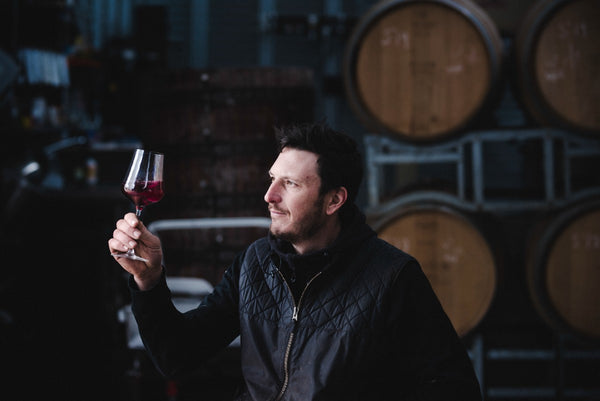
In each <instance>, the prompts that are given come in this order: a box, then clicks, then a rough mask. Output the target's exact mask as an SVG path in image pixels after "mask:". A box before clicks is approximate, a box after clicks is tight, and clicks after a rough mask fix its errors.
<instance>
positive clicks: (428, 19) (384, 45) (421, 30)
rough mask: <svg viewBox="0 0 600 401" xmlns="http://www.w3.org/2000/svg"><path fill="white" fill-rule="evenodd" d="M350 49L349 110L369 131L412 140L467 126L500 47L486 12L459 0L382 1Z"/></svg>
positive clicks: (488, 86) (490, 81) (490, 84)
mask: <svg viewBox="0 0 600 401" xmlns="http://www.w3.org/2000/svg"><path fill="white" fill-rule="evenodd" d="M391 3H394V4H393V5H392V6H391V5H390V4H391ZM464 10H468V13H469V14H468V15H467V14H465V13H463V11H464ZM349 46H350V48H349V49H348V50H347V52H348V53H349V54H348V55H347V58H346V63H347V64H352V65H347V66H346V68H347V70H349V72H347V75H348V77H347V79H346V85H347V87H348V92H349V95H350V98H351V99H350V101H351V102H352V104H353V105H354V107H355V110H357V111H358V112H359V114H360V115H362V116H363V119H364V120H365V119H366V120H367V122H366V123H367V124H368V125H370V127H369V128H371V129H373V130H377V129H378V128H381V130H385V131H388V132H392V133H396V134H397V135H399V136H401V137H403V138H405V139H411V140H432V139H433V140H435V139H438V138H439V137H441V136H444V135H446V134H450V133H455V132H456V131H457V130H459V129H461V128H463V127H464V126H466V125H468V124H469V123H470V122H471V120H472V119H473V118H474V117H475V115H476V114H477V113H478V112H479V110H480V109H481V108H482V107H483V106H484V103H485V102H486V100H487V99H488V95H489V94H490V92H492V90H493V88H494V86H495V81H496V79H497V78H498V76H497V74H498V73H499V64H500V58H501V52H502V50H501V46H502V45H501V42H500V36H499V33H498V32H497V30H496V28H495V26H494V24H493V23H492V21H491V20H490V19H489V17H487V15H486V14H485V13H483V12H482V11H481V10H480V9H479V8H478V7H477V6H476V5H475V4H473V3H470V2H463V1H461V2H454V3H447V2H444V1H439V2H421V3H418V2H413V1H395V2H382V3H380V5H379V7H377V6H376V7H375V8H374V9H373V10H372V11H371V12H370V13H368V14H366V15H365V16H364V17H363V18H362V22H360V23H359V24H358V28H356V31H355V33H354V39H352V40H351V41H350V43H349ZM365 116H366V117H365Z"/></svg>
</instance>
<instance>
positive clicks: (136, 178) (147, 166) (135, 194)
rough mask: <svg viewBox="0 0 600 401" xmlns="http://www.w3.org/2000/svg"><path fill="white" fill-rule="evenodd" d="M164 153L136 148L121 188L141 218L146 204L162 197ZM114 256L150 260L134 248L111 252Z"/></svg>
mask: <svg viewBox="0 0 600 401" xmlns="http://www.w3.org/2000/svg"><path fill="white" fill-rule="evenodd" d="M163 160H164V155H163V154H162V153H158V152H152V151H148V150H144V149H136V150H135V152H134V153H133V157H132V158H131V162H130V163H129V169H128V170H127V175H126V176H125V179H124V180H123V184H122V186H121V190H122V191H123V194H124V195H125V196H126V197H128V198H129V199H130V200H131V202H133V204H134V205H135V215H136V216H137V217H138V219H140V220H141V216H142V210H143V209H144V207H145V206H147V205H150V204H152V203H156V202H158V201H159V200H161V199H162V197H163V195H164V192H163ZM111 255H112V256H118V257H120V258H128V259H133V260H141V261H144V262H147V261H148V260H147V259H145V258H142V257H140V256H138V255H136V254H135V252H134V250H133V249H129V250H128V251H127V252H124V253H111Z"/></svg>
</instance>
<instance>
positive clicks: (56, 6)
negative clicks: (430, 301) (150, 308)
mask: <svg viewBox="0 0 600 401" xmlns="http://www.w3.org/2000/svg"><path fill="white" fill-rule="evenodd" d="M599 39H600V0H570V1H568V0H539V1H537V0H528V1H522V0H521V1H517V0H477V1H467V0H456V1H451V0H437V1H433V0H428V1H417V0H412V1H410V0H404V1H400V0H395V1H394V0H388V1H376V0H303V1H299V0H246V1H234V0H221V1H209V0H171V1H167V0H122V1H118V0H95V1H94V0H79V1H77V0H64V1H59V0H56V1H51V0H45V1H44V0H2V1H0V138H1V140H2V145H1V146H0V168H1V174H2V175H1V182H0V186H1V187H0V188H1V196H0V207H1V211H2V214H1V220H0V244H1V245H0V256H1V260H2V263H1V264H0V266H1V269H2V271H1V274H0V368H1V371H2V372H3V373H2V374H1V376H0V384H1V385H0V398H1V399H3V400H29V399H39V394H43V395H44V396H45V397H56V398H57V399H58V398H60V399H63V400H80V401H81V400H103V401H104V400H106V401H109V400H110V401H117V400H123V401H126V400H227V399H231V397H232V395H233V393H234V391H235V388H236V386H237V384H238V382H239V380H240V373H239V360H238V356H239V348H238V347H237V345H236V344H235V343H233V344H232V345H231V346H230V347H228V349H227V350H225V351H224V352H222V353H221V354H219V356H218V357H216V358H215V359H214V360H211V361H209V362H208V363H207V364H206V365H205V366H203V367H202V368H201V369H199V370H198V372H195V373H194V374H193V375H190V377H188V378H184V379H182V380H180V381H177V382H173V381H166V380H164V379H163V378H161V377H160V376H159V375H158V374H157V373H156V371H155V370H154V368H153V367H152V364H151V362H150V361H149V360H148V359H147V358H146V356H145V354H144V353H143V351H142V350H141V347H140V344H139V338H137V337H136V333H135V327H132V326H131V321H130V318H131V316H130V314H129V313H128V310H129V309H128V303H129V295H128V292H127V287H126V276H125V275H124V274H123V272H122V270H121V269H120V267H119V266H118V265H117V264H116V263H115V262H114V261H113V259H112V257H110V256H109V255H108V250H107V245H106V242H107V240H108V238H109V237H110V236H111V235H112V230H113V227H114V223H115V221H116V220H117V219H118V218H120V217H121V216H122V215H123V214H124V213H126V212H128V211H132V210H133V205H132V204H131V203H130V202H129V200H127V199H126V198H125V197H124V196H123V194H122V193H121V189H120V185H121V180H122V179H123V177H124V174H125V172H126V169H127V167H128V164H129V160H130V157H131V155H132V153H133V150H134V149H135V148H138V147H144V148H149V149H154V150H158V151H161V152H163V153H165V178H164V186H165V196H164V198H163V199H162V200H161V201H160V202H159V203H157V204H155V205H151V206H149V207H148V208H147V209H146V210H145V211H144V215H143V219H144V221H145V222H146V224H147V225H149V226H151V227H153V229H155V230H156V232H157V233H159V230H162V229H164V230H163V231H160V233H159V235H160V236H161V240H162V241H163V244H164V246H165V261H166V263H167V265H168V268H169V274H170V276H173V277H179V278H182V279H184V281H185V280H188V281H189V279H202V280H203V283H204V284H206V287H202V288H203V289H205V288H210V287H211V286H213V285H215V284H216V283H218V281H219V280H220V278H221V275H222V274H223V271H224V270H225V268H226V267H227V265H228V263H229V262H230V261H231V260H232V258H233V257H234V255H235V254H236V253H237V252H239V251H240V250H241V249H243V247H244V246H245V245H246V244H248V243H249V242H250V241H252V240H253V239H255V238H258V237H260V236H262V235H264V234H265V227H264V225H261V224H256V225H253V224H249V225H245V224H244V223H243V218H245V217H257V218H260V219H263V218H265V217H266V216H267V213H266V207H265V204H264V201H263V199H262V197H263V193H264V191H265V190H266V188H267V179H266V178H267V175H266V171H267V170H268V168H269V167H270V165H271V164H272V162H273V161H274V158H275V156H276V154H275V143H274V136H273V127H274V126H280V125H285V124H290V123H297V122H310V121H326V122H328V123H329V124H330V125H331V126H333V127H334V128H336V129H339V130H341V131H344V132H346V133H348V134H349V135H351V136H352V137H353V138H355V139H356V140H357V142H358V143H359V145H360V147H361V151H362V153H363V155H364V163H365V180H364V183H363V186H362V187H361V191H360V194H359V198H358V204H359V206H360V207H361V209H362V210H363V211H364V212H365V213H366V214H367V216H368V219H369V221H370V223H371V224H372V225H373V227H374V228H375V229H376V230H377V231H378V232H379V234H380V236H381V237H383V238H385V239H386V240H388V241H390V242H391V243H393V244H395V245H396V246H398V247H400V248H402V249H404V250H406V251H407V252H409V253H411V254H413V255H414V256H416V257H417V259H419V261H420V262H421V264H422V266H423V269H424V271H425V273H426V274H427V276H428V277H429V279H430V281H431V283H432V285H433V287H434V290H435V291H436V293H437V294H438V296H439V297H440V300H441V302H442V305H443V306H444V308H445V310H446V311H447V313H448V315H449V316H450V318H451V320H452V322H453V324H454V326H455V327H456V329H457V331H458V332H459V334H460V335H461V338H462V339H463V341H464V343H465V345H466V346H467V348H468V350H469V353H470V355H471V358H472V360H473V363H474V366H475V368H476V372H477V375H478V377H479V380H480V383H481V390H482V394H483V396H484V399H485V400H515V399H523V400H600V384H599V383H600V343H599V340H600V291H599V290H600V262H599V261H600V196H599V195H600V174H599V171H600V75H599V74H598V72H599V71H600V40H599ZM192 219H193V220H192ZM209 219H213V220H209ZM215 219H216V220H215ZM260 219H259V220H260ZM165 221H166V223H165ZM174 221H176V222H180V223H181V222H184V223H190V222H192V221H193V222H199V221H200V222H207V221H208V222H211V224H212V222H215V223H214V224H213V225H211V224H208V225H207V226H203V227H199V226H193V227H191V226H186V227H182V226H177V224H173V222H174ZM260 221H262V220H260ZM222 222H228V223H231V224H232V225H233V227H230V226H224V225H223V224H220V223H222ZM174 285H175V284H174ZM196 288H198V287H196ZM182 292H183V293H182V294H181V296H182V297H184V296H189V294H187V295H186V294H185V292H186V291H185V290H184V291H182ZM194 296H197V297H198V296H202V294H194Z"/></svg>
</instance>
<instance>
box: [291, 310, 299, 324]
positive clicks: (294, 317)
mask: <svg viewBox="0 0 600 401" xmlns="http://www.w3.org/2000/svg"><path fill="white" fill-rule="evenodd" d="M292 320H293V321H294V322H297V321H298V307H297V306H294V312H293V313H292Z"/></svg>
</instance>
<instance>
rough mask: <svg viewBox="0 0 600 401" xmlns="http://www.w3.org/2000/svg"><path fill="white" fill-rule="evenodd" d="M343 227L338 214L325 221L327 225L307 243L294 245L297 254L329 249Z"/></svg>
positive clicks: (302, 242)
mask: <svg viewBox="0 0 600 401" xmlns="http://www.w3.org/2000/svg"><path fill="white" fill-rule="evenodd" d="M341 229H342V225H341V223H340V219H339V216H338V214H337V213H336V214H335V215H333V216H331V218H329V219H327V220H326V221H325V224H323V226H322V227H321V228H320V229H319V231H318V232H316V233H315V234H314V235H313V236H311V238H310V239H308V240H306V241H301V242H296V243H292V246H293V247H294V249H295V250H296V252H297V253H298V254H300V255H302V254H306V253H311V252H315V251H318V250H320V249H324V248H327V247H328V246H330V245H331V244H333V242H334V241H335V240H336V239H337V237H338V235H339V234H340V231H341Z"/></svg>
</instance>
